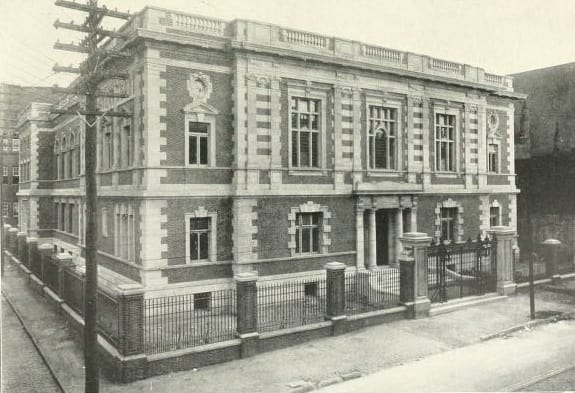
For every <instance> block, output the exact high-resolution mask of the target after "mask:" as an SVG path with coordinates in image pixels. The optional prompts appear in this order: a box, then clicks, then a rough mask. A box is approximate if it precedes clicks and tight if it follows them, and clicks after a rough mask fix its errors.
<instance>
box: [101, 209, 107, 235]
mask: <svg viewBox="0 0 575 393" xmlns="http://www.w3.org/2000/svg"><path fill="white" fill-rule="evenodd" d="M102 236H108V209H106V208H103V209H102Z"/></svg>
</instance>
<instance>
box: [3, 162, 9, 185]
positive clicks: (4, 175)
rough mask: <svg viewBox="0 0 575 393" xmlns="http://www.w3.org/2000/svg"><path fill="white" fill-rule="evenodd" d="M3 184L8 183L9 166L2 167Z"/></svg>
mask: <svg viewBox="0 0 575 393" xmlns="http://www.w3.org/2000/svg"><path fill="white" fill-rule="evenodd" d="M2 184H8V167H7V166H4V167H2Z"/></svg>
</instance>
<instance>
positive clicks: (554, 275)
mask: <svg viewBox="0 0 575 393" xmlns="http://www.w3.org/2000/svg"><path fill="white" fill-rule="evenodd" d="M560 247H561V242H560V241H559V240H556V239H547V240H545V241H544V242H543V250H544V254H543V256H544V258H545V269H546V271H547V275H548V276H550V277H551V281H552V282H558V281H561V276H560V275H559V249H560Z"/></svg>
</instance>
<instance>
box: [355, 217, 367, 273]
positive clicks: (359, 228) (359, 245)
mask: <svg viewBox="0 0 575 393" xmlns="http://www.w3.org/2000/svg"><path fill="white" fill-rule="evenodd" d="M363 212H364V210H363V208H362V207H360V206H356V207H355V266H356V268H357V269H365V259H364V258H365V257H364V255H363V252H364V250H365V244H364V234H363Z"/></svg>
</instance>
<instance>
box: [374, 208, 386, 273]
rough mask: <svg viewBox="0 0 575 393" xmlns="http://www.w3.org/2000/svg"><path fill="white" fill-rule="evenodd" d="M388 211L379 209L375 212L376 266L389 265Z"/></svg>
mask: <svg viewBox="0 0 575 393" xmlns="http://www.w3.org/2000/svg"><path fill="white" fill-rule="evenodd" d="M388 214H389V210H385V209H379V210H377V211H376V212H375V227H376V241H377V265H378V266H382V265H389V251H388V250H389V244H388V243H389V239H388V238H389V236H388V225H387V224H388V220H387V215H388Z"/></svg>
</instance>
